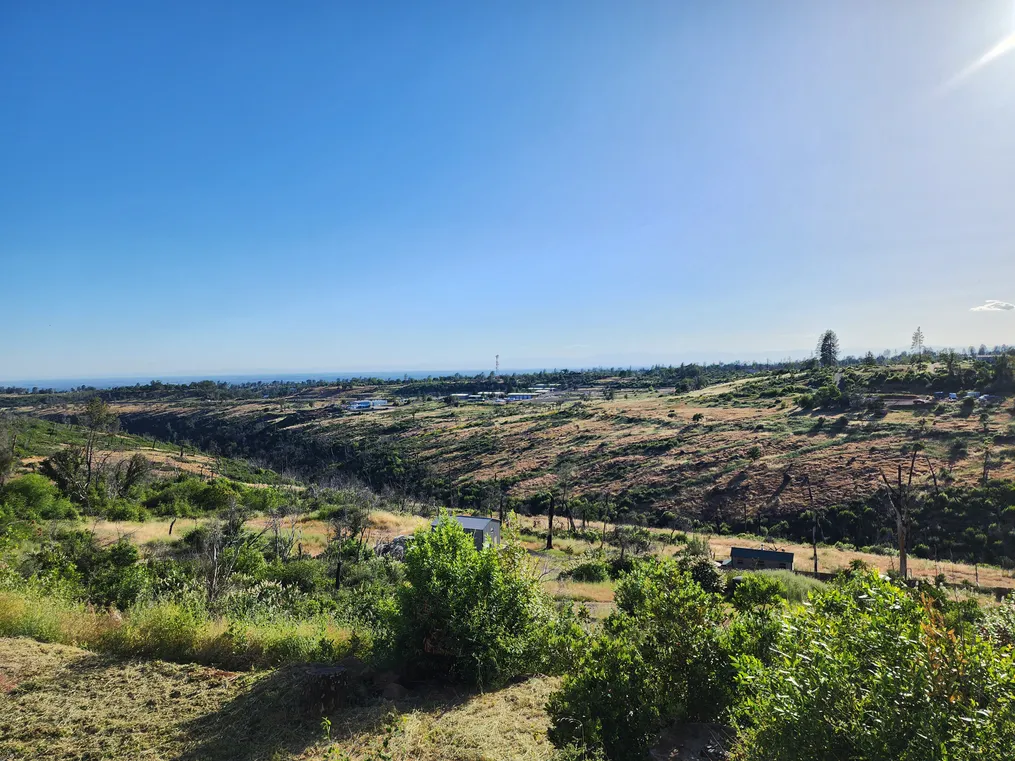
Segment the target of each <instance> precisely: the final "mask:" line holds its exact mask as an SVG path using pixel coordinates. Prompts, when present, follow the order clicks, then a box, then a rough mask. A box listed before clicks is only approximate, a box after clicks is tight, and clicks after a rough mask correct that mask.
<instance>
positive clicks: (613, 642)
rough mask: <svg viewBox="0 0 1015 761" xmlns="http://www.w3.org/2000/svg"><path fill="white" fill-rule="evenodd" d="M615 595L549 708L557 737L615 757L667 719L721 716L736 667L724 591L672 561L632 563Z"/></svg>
mask: <svg viewBox="0 0 1015 761" xmlns="http://www.w3.org/2000/svg"><path fill="white" fill-rule="evenodd" d="M616 602H617V611H616V612H615V613H613V614H611V615H610V616H609V618H607V620H606V622H605V625H604V631H603V633H602V634H601V635H600V636H598V637H597V638H596V639H595V640H594V641H593V642H592V644H591V645H590V647H588V648H586V649H585V650H584V652H583V653H582V655H581V656H580V658H579V660H578V663H577V664H576V666H575V668H574V670H573V671H572V672H571V673H569V674H568V675H567V676H565V678H564V682H563V685H562V686H561V689H560V690H559V691H558V692H556V693H554V694H553V695H552V696H551V698H550V701H549V704H548V706H547V709H548V711H549V714H550V718H551V728H550V739H551V740H552V741H553V743H554V744H555V745H557V746H558V747H561V748H563V747H567V746H569V745H574V744H578V745H581V746H584V747H586V748H589V749H590V750H596V749H599V750H601V751H603V752H604V753H605V755H606V756H607V757H608V758H610V759H614V760H615V761H621V760H623V759H640V758H644V756H645V754H646V752H647V749H648V746H649V744H650V743H651V740H652V738H653V736H654V734H655V733H656V732H657V731H658V730H659V728H660V727H661V726H662V725H663V724H665V723H668V722H671V721H674V720H689V721H710V720H714V719H716V718H717V717H719V716H721V715H722V714H723V712H724V711H725V710H726V708H727V706H728V705H729V702H730V700H731V699H732V694H731V691H730V688H731V687H732V684H733V670H732V661H731V658H730V656H729V654H728V653H727V652H726V650H725V649H724V646H723V642H722V632H723V628H722V623H723V620H724V618H725V616H726V612H725V606H724V605H723V600H722V598H721V597H720V596H718V595H716V594H712V593H709V592H706V591H705V590H704V589H703V588H702V587H701V585H700V584H698V583H697V582H695V581H694V580H693V579H692V578H691V576H690V575H689V574H688V573H687V572H686V571H684V570H682V569H681V568H680V567H679V566H678V565H677V563H676V562H674V561H672V560H669V561H665V562H661V563H652V564H642V565H639V566H637V567H636V568H635V569H634V570H633V571H632V572H631V573H629V574H628V575H626V576H625V577H624V578H623V579H622V580H621V582H620V584H619V585H618V587H617V593H616Z"/></svg>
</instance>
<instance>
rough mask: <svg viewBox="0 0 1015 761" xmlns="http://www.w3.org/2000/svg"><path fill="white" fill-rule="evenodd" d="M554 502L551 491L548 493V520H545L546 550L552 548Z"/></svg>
mask: <svg viewBox="0 0 1015 761" xmlns="http://www.w3.org/2000/svg"><path fill="white" fill-rule="evenodd" d="M554 503H555V498H554V495H553V493H552V492H551V493H550V507H549V509H548V511H547V517H548V521H547V526H546V549H548V550H552V549H553V512H554V509H555V508H556V505H555V504H554Z"/></svg>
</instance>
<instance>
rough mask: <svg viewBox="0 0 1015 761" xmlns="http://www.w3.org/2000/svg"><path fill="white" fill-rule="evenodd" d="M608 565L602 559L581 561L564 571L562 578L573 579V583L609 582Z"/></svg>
mask: <svg viewBox="0 0 1015 761" xmlns="http://www.w3.org/2000/svg"><path fill="white" fill-rule="evenodd" d="M610 570H611V569H610V565H609V564H608V563H607V562H606V560H605V559H604V558H602V557H595V558H592V559H589V558H588V557H586V558H584V559H583V560H581V561H580V562H579V563H578V564H577V565H575V566H574V567H572V568H570V569H568V570H566V571H564V572H563V573H562V574H561V576H562V577H563V578H570V579H574V580H575V581H580V582H586V583H589V584H598V583H600V582H603V581H609V580H610Z"/></svg>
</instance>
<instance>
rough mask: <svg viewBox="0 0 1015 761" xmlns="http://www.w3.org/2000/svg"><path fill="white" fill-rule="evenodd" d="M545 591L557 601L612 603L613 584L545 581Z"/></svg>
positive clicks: (606, 582) (605, 582)
mask: <svg viewBox="0 0 1015 761" xmlns="http://www.w3.org/2000/svg"><path fill="white" fill-rule="evenodd" d="M543 586H544V587H545V588H546V591H547V592H549V593H550V594H551V595H553V596H554V597H556V598H557V599H558V600H574V601H575V602H603V603H606V602H613V592H614V584H613V583H612V582H608V581H604V582H602V583H600V584H590V583H588V582H582V581H558V580H554V581H545V582H543Z"/></svg>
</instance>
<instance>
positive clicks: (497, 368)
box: [493, 354, 500, 376]
mask: <svg viewBox="0 0 1015 761" xmlns="http://www.w3.org/2000/svg"><path fill="white" fill-rule="evenodd" d="M493 374H494V375H495V376H499V375H500V354H497V355H495V356H494V358H493Z"/></svg>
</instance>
